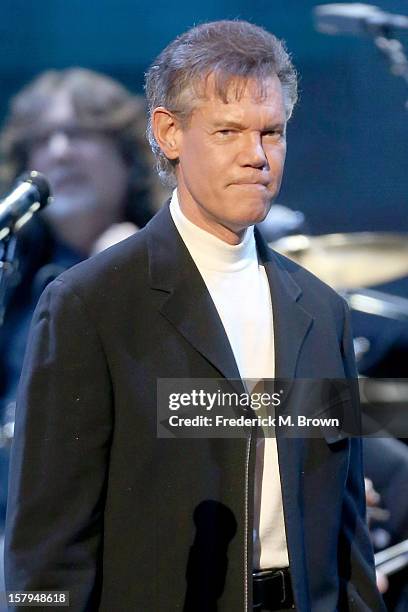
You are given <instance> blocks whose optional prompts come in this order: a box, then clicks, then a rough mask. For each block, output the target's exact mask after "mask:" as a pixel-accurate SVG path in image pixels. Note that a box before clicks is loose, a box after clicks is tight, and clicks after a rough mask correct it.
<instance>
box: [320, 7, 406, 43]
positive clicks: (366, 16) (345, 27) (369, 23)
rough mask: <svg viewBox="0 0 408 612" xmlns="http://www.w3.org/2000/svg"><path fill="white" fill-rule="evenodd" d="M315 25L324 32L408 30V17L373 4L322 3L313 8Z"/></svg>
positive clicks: (348, 32) (356, 33) (368, 32)
mask: <svg viewBox="0 0 408 612" xmlns="http://www.w3.org/2000/svg"><path fill="white" fill-rule="evenodd" d="M313 13H314V17H315V26H316V29H317V30H318V31H319V32H323V33H324V34H351V35H357V36H358V35H360V34H370V33H373V32H374V33H379V32H381V30H408V17H405V16H404V15H393V14H392V13H386V12H384V11H382V10H381V9H380V8H378V6H372V5H371V4H361V3H356V4H342V3H340V4H321V5H319V6H316V7H315V8H314V9H313Z"/></svg>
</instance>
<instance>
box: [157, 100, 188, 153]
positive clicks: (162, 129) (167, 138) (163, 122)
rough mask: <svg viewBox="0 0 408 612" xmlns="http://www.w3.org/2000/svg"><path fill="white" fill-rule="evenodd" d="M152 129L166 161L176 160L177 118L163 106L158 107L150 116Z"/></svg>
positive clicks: (177, 151)
mask: <svg viewBox="0 0 408 612" xmlns="http://www.w3.org/2000/svg"><path fill="white" fill-rule="evenodd" d="M152 129H153V134H154V137H155V139H156V141H157V144H158V145H159V147H160V148H161V150H162V151H163V153H164V155H165V156H166V157H167V158H168V159H178V157H179V135H180V130H181V127H180V123H179V121H178V120H177V118H176V117H175V116H174V115H173V114H172V113H171V112H170V111H168V110H167V108H164V106H158V107H157V108H155V109H154V111H153V114H152Z"/></svg>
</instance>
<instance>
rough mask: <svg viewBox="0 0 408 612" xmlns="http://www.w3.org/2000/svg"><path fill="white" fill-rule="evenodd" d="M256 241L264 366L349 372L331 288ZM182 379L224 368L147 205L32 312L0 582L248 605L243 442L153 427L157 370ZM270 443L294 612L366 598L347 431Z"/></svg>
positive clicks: (199, 604) (129, 599)
mask: <svg viewBox="0 0 408 612" xmlns="http://www.w3.org/2000/svg"><path fill="white" fill-rule="evenodd" d="M258 242H259V244H258V248H259V253H260V257H261V259H262V261H263V262H264V265H265V268H266V271H267V274H268V278H269V282H270V286H271V295H272V303H273V309H274V334H275V347H276V375H277V377H287V378H291V377H303V378H343V377H345V376H353V375H355V371H354V365H353V357H352V348H351V338H350V332H349V329H348V320H347V317H346V314H345V312H346V311H345V305H344V302H343V300H341V299H340V298H339V297H338V296H337V295H336V294H335V293H334V292H333V291H332V290H331V289H329V288H328V287H326V286H325V285H323V284H322V283H321V282H320V281H319V280H317V279H316V278H315V277H313V276H312V275H311V274H309V273H308V272H306V271H305V270H303V269H302V268H300V267H299V266H297V265H295V264H293V263H292V262H290V261H288V260H287V259H285V258H283V257H281V256H279V255H277V254H276V253H274V252H272V251H271V250H269V249H268V248H267V247H266V246H265V245H264V244H263V243H262V240H261V239H260V238H259V236H258ZM254 316H256V313H254ZM188 377H192V378H219V377H226V378H239V374H238V370H237V366H236V363H235V360H234V357H233V354H232V351H231V348H230V346H229V343H228V339H227V337H226V334H225V331H224V329H223V326H222V323H221V321H220V319H219V316H218V314H217V311H216V309H215V306H214V304H213V302H212V300H211V298H210V295H209V293H208V291H207V289H206V286H205V284H204V282H203V280H202V278H201V276H200V274H199V273H198V270H197V269H196V267H195V264H194V262H193V261H192V259H191V257H190V255H189V253H188V251H187V250H186V248H185V246H184V244H183V242H182V240H181V238H180V236H179V234H178V232H177V230H176V229H175V227H174V224H173V222H172V219H171V216H170V214H169V210H168V207H165V208H164V209H162V210H161V211H160V212H159V213H158V214H157V215H156V217H155V218H154V219H153V220H152V221H151V222H150V223H149V224H148V226H146V228H145V229H143V230H141V231H140V232H138V233H137V234H136V235H135V236H134V237H132V238H130V239H128V240H127V241H125V242H123V243H121V244H119V245H117V246H115V247H113V248H111V249H109V250H108V251H105V252H104V253H102V254H100V255H98V256H97V257H95V258H93V259H91V260H88V261H86V262H84V263H82V264H80V265H78V266H76V267H75V268H73V269H71V270H69V271H68V272H66V273H64V274H63V275H62V276H61V277H59V279H57V280H56V281H54V282H53V283H52V284H51V285H50V286H49V287H48V288H47V290H46V291H45V293H44V294H43V296H42V299H41V301H40V303H39V306H38V308H37V310H36V314H35V316H34V320H33V324H32V331H31V335H30V340H29V343H28V347H27V353H26V359H25V366H24V371H23V376H22V381H21V386H20V391H19V397H18V405H17V417H16V427H15V440H14V445H13V450H12V465H11V478H10V491H9V507H8V518H7V533H6V580H7V586H8V588H9V589H16V590H17V589H18V590H21V589H25V590H36V589H38V590H40V589H41V590H44V589H62V590H69V591H70V595H71V606H72V607H71V609H72V610H74V611H75V612H80V611H81V612H82V611H85V610H99V611H101V612H112V611H113V610H114V611H116V610H121V611H127V610H129V611H132V612H133V611H139V610H140V611H143V612H146V611H151V612H157V611H160V612H167V611H168V612H173V611H175V610H185V611H194V612H199V611H202V612H210V611H215V610H218V612H236V611H238V610H251V609H252V608H251V580H250V574H251V564H252V557H251V555H252V551H251V540H252V521H253V518H252V514H253V513H252V495H253V480H254V478H253V476H254V470H255V453H254V448H253V447H254V444H253V442H251V441H248V440H247V439H200V440H197V439H160V438H157V435H156V424H157V423H156V384H157V379H158V378H188ZM278 452H279V463H280V470H281V480H282V494H283V503H284V514H285V522H286V531H287V541H288V549H289V557H290V566H291V573H292V580H293V587H294V593H295V598H296V604H297V610H298V611H299V612H309V611H312V612H330V611H334V610H339V611H341V612H345V611H347V610H350V611H351V610H358V611H363V610H371V611H377V610H383V607H382V603H381V599H380V596H379V595H378V592H377V590H376V587H375V578H374V571H373V566H372V551H371V546H370V543H369V539H368V534H367V528H366V525H365V501H364V488H363V477H362V467H361V445H360V441H359V440H358V439H356V438H354V439H349V438H347V437H346V436H345V435H343V434H339V435H338V434H336V435H331V434H327V435H326V437H325V438H324V437H322V438H318V439H306V438H304V439H285V438H278Z"/></svg>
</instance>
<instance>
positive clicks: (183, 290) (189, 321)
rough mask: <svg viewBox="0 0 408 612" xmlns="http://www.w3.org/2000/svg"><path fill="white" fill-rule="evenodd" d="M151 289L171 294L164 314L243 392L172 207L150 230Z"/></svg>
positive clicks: (221, 327) (226, 343)
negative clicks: (177, 226)
mask: <svg viewBox="0 0 408 612" xmlns="http://www.w3.org/2000/svg"><path fill="white" fill-rule="evenodd" d="M146 229H147V230H148V233H147V236H148V250H149V273H150V281H151V287H152V288H153V289H156V290H159V291H162V292H165V293H167V296H166V297H165V299H164V301H163V303H162V305H161V308H160V312H161V314H162V315H163V316H164V317H165V318H166V319H167V320H168V321H169V322H170V323H171V324H172V325H174V327H175V328H176V329H177V330H178V332H179V333H180V334H181V335H182V336H183V337H184V338H185V339H186V340H187V341H188V342H189V343H190V344H191V345H192V346H193V347H194V348H195V349H196V350H197V351H198V352H199V353H200V354H201V355H202V356H203V357H204V358H205V359H206V360H207V361H209V362H210V363H211V364H212V365H213V366H214V367H215V368H216V369H217V370H218V371H219V372H220V374H221V375H222V376H224V377H225V378H228V379H231V380H232V381H235V383H234V382H233V385H234V386H235V387H237V388H239V391H240V392H242V391H243V385H242V382H241V379H240V374H239V370H238V367H237V364H236V361H235V358H234V355H233V352H232V349H231V345H230V343H229V341H228V337H227V335H226V333H225V330H224V327H223V325H222V322H221V319H220V317H219V314H218V312H217V309H216V307H215V305H214V302H213V300H212V298H211V296H210V293H209V292H208V289H207V287H206V285H205V283H204V280H203V278H202V276H201V274H200V272H199V271H198V269H197V267H196V265H195V263H194V261H193V259H192V257H191V255H190V253H189V251H188V249H187V247H186V246H185V244H184V242H183V240H182V238H181V237H180V235H179V233H178V231H177V229H176V227H175V225H174V222H173V219H172V217H171V214H170V211H169V208H168V205H166V206H164V207H163V208H162V209H161V210H160V211H159V213H158V214H157V215H156V216H155V217H154V218H153V219H152V221H150V223H149V224H148V226H147V227H146Z"/></svg>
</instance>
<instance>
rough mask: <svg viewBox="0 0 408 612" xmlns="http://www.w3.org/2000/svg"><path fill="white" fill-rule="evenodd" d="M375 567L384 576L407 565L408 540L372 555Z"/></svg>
mask: <svg viewBox="0 0 408 612" xmlns="http://www.w3.org/2000/svg"><path fill="white" fill-rule="evenodd" d="M374 560H375V567H376V569H377V570H379V571H380V572H381V573H382V574H384V575H385V576H390V575H391V574H395V573H396V572H398V571H400V570H401V569H403V568H404V567H406V566H407V565H408V540H403V541H402V542H400V543H399V544H395V545H394V546H390V547H389V548H386V549H385V550H381V551H380V552H378V553H376V554H375V555H374Z"/></svg>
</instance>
